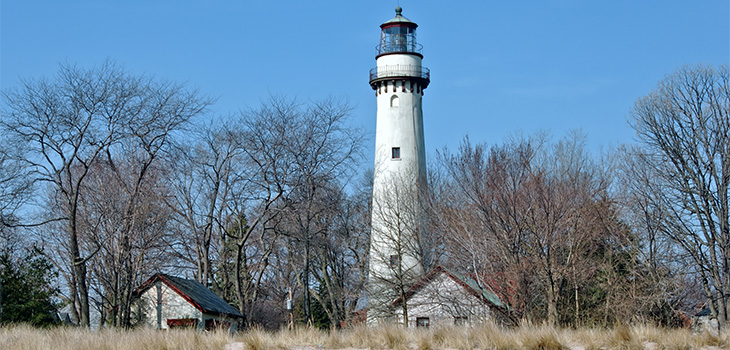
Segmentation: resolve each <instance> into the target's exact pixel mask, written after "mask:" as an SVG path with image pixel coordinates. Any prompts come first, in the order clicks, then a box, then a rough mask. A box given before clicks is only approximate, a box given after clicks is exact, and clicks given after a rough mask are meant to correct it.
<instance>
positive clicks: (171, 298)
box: [140, 283, 205, 329]
mask: <svg viewBox="0 0 730 350" xmlns="http://www.w3.org/2000/svg"><path fill="white" fill-rule="evenodd" d="M160 284H161V285H162V288H161V292H162V293H161V296H162V298H161V301H162V322H161V325H160V326H161V327H162V329H168V327H167V319H176V318H195V319H198V327H199V328H201V329H202V328H203V327H204V325H205V323H204V320H203V314H202V312H200V310H198V309H196V308H195V307H194V306H193V305H191V304H190V303H188V302H187V300H185V299H183V297H181V296H180V295H179V294H177V292H175V291H174V290H172V289H171V288H170V287H168V286H167V285H166V284H164V283H160ZM140 302H141V304H140V309H141V311H142V315H141V316H142V323H143V324H144V325H146V326H149V327H152V328H157V285H153V286H152V288H150V289H148V290H147V291H146V292H144V294H142V296H141V297H140Z"/></svg>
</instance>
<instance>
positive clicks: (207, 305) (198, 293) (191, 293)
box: [135, 273, 243, 317]
mask: <svg viewBox="0 0 730 350" xmlns="http://www.w3.org/2000/svg"><path fill="white" fill-rule="evenodd" d="M157 281H160V282H162V283H164V284H165V285H166V286H168V287H169V288H170V289H172V290H173V291H175V293H177V294H179V295H180V296H181V297H182V298H183V299H185V300H186V301H187V302H188V303H190V304H191V305H193V306H194V307H195V308H196V309H198V310H200V311H201V312H204V313H207V314H218V315H229V316H234V317H243V315H241V313H240V312H238V310H236V308H234V307H233V306H231V305H230V304H228V303H226V301H225V300H223V299H222V298H221V297H219V296H218V295H216V294H215V293H213V291H211V290H210V289H208V287H206V286H204V285H202V284H200V283H199V282H197V281H194V280H189V279H185V278H180V277H174V276H169V275H165V274H161V273H158V274H155V275H154V276H152V277H150V278H149V279H148V280H147V281H145V282H144V283H142V285H141V286H139V288H137V290H136V291H135V295H136V296H137V297H139V296H140V295H142V293H144V292H146V291H147V290H148V289H150V288H152V287H153V286H154V285H155V283H156V282H157Z"/></svg>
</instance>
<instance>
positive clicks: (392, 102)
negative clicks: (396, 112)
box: [390, 95, 400, 107]
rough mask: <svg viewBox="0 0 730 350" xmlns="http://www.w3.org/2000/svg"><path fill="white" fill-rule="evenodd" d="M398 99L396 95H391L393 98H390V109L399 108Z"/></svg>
mask: <svg viewBox="0 0 730 350" xmlns="http://www.w3.org/2000/svg"><path fill="white" fill-rule="evenodd" d="M399 100H400V99H399V98H398V95H393V97H391V98H390V106H391V107H400V101H399Z"/></svg>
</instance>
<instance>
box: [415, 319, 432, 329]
mask: <svg viewBox="0 0 730 350" xmlns="http://www.w3.org/2000/svg"><path fill="white" fill-rule="evenodd" d="M430 323H431V322H430V320H429V319H428V317H416V327H423V328H428V326H430Z"/></svg>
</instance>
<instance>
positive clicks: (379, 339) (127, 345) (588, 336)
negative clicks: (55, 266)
mask: <svg viewBox="0 0 730 350" xmlns="http://www.w3.org/2000/svg"><path fill="white" fill-rule="evenodd" d="M232 343H240V345H242V347H243V349H252V350H263V349H282V350H287V349H394V350H395V349H407V350H412V349H414V350H431V349H503V350H507V349H535V350H538V349H540V350H562V349H566V350H570V349H573V350H577V349H582V350H592V349H622V350H624V349H626V350H629V349H639V350H644V349H707V350H709V349H713V350H714V349H730V332H726V333H723V334H720V335H713V334H710V333H693V332H691V331H689V330H685V329H664V328H659V327H653V326H647V325H638V326H630V327H627V326H618V327H615V328H613V329H591V328H583V329H577V330H571V329H556V328H552V327H547V326H540V325H522V326H521V327H518V328H513V329H506V328H502V327H498V326H494V325H489V326H481V327H474V328H464V327H451V328H439V329H429V330H423V329H404V328H401V327H395V326H392V327H374V328H367V327H357V328H353V329H346V330H341V331H321V330H317V329H312V328H306V327H301V328H297V329H295V330H294V331H288V330H282V331H278V332H267V331H264V330H260V329H251V330H247V331H245V332H241V333H237V334H234V335H230V334H228V333H226V332H196V331H191V330H182V331H169V332H167V331H156V330H151V329H135V330H117V329H104V330H101V331H98V332H94V331H89V330H84V329H79V328H65V327H60V328H49V329H36V328H32V327H30V326H24V325H18V326H8V327H2V328H0V349H7V350H15V349H29V350H33V349H120V350H121V349H150V350H153V349H154V350H156V349H225V348H226V345H227V344H232Z"/></svg>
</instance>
